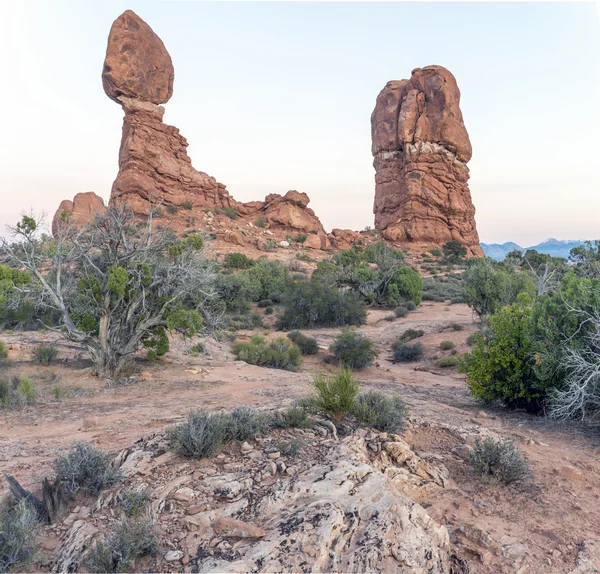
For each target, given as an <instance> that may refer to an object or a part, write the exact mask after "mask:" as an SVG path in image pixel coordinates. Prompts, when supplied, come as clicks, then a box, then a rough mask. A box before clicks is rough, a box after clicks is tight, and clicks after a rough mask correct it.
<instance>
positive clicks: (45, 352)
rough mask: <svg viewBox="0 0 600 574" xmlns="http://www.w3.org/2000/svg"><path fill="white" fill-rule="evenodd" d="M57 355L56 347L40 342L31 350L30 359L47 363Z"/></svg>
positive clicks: (42, 363) (43, 363) (39, 362)
mask: <svg viewBox="0 0 600 574" xmlns="http://www.w3.org/2000/svg"><path fill="white" fill-rule="evenodd" d="M57 356H58V349H57V348H56V347H55V346H53V345H47V344H46V343H41V344H40V345H38V346H37V347H34V348H33V349H32V351H31V360H32V361H33V362H34V363H38V364H40V365H49V364H50V363H51V362H52V361H54V360H55V359H56V357H57Z"/></svg>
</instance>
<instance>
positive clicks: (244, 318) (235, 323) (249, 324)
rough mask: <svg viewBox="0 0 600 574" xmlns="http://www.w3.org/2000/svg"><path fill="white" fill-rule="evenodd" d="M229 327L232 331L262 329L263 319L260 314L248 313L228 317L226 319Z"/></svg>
mask: <svg viewBox="0 0 600 574" xmlns="http://www.w3.org/2000/svg"><path fill="white" fill-rule="evenodd" d="M227 319H228V322H229V327H231V328H233V329H234V330H239V329H258V328H262V327H264V323H263V318H262V316H261V314H260V313H256V312H253V313H248V314H247V315H243V314H242V315H240V314H238V315H229V316H228V317H227Z"/></svg>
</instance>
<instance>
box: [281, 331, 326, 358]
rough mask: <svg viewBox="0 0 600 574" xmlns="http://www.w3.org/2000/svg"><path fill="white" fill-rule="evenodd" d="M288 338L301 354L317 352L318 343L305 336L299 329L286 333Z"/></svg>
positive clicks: (314, 353)
mask: <svg viewBox="0 0 600 574" xmlns="http://www.w3.org/2000/svg"><path fill="white" fill-rule="evenodd" d="M288 339H290V340H291V341H293V342H294V343H295V344H296V345H298V348H299V349H300V352H301V353H302V354H303V355H316V354H317V353H318V352H319V344H318V343H317V340H316V339H314V338H313V337H307V336H306V335H304V334H303V333H301V332H300V331H292V332H291V333H288Z"/></svg>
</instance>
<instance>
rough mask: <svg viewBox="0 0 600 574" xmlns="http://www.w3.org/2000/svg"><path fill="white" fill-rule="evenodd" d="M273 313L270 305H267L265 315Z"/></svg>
mask: <svg viewBox="0 0 600 574" xmlns="http://www.w3.org/2000/svg"><path fill="white" fill-rule="evenodd" d="M273 312H274V309H273V307H271V306H270V305H269V307H267V308H266V309H265V315H272V314H273Z"/></svg>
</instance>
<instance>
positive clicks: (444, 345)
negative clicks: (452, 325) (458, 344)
mask: <svg viewBox="0 0 600 574" xmlns="http://www.w3.org/2000/svg"><path fill="white" fill-rule="evenodd" d="M454 347H455V345H454V343H453V342H452V341H442V342H441V343H440V349H441V350H442V351H449V350H450V349H454Z"/></svg>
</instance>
